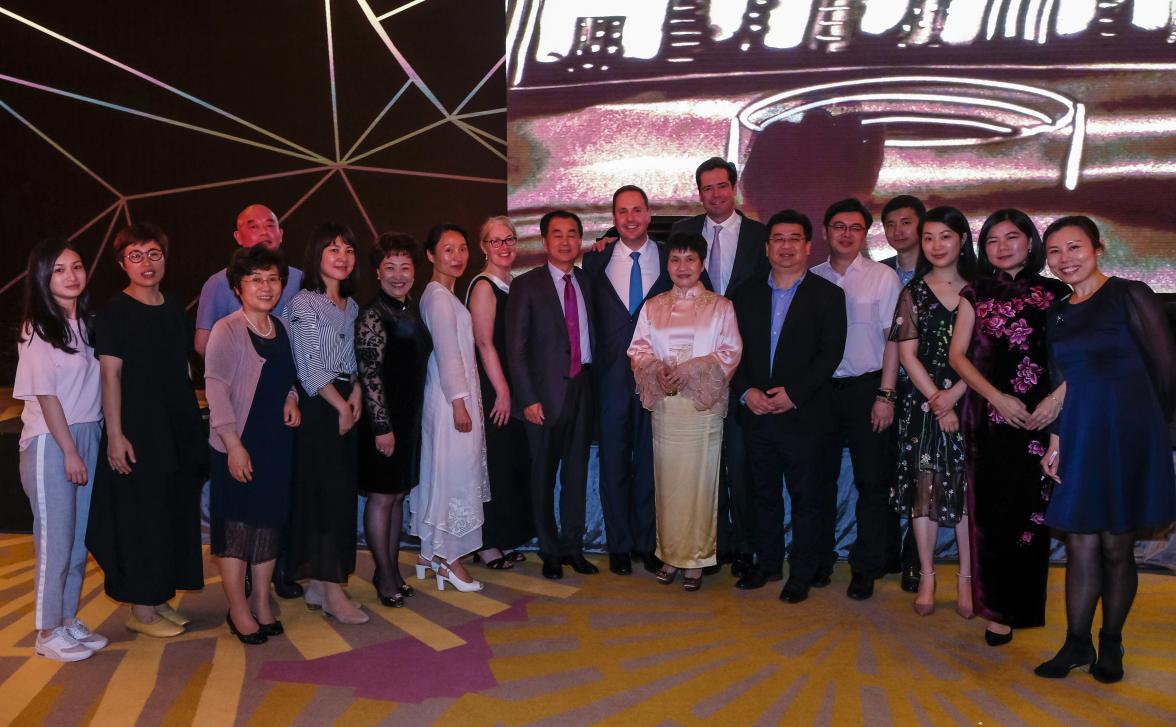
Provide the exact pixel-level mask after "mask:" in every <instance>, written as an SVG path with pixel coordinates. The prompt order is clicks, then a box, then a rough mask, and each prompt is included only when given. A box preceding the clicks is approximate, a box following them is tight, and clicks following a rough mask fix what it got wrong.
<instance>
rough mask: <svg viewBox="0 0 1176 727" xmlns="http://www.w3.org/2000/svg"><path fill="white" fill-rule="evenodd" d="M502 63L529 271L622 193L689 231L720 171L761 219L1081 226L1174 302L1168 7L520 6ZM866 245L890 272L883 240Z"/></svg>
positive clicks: (936, 3)
mask: <svg viewBox="0 0 1176 727" xmlns="http://www.w3.org/2000/svg"><path fill="white" fill-rule="evenodd" d="M507 63H508V68H507V83H508V142H509V143H508V148H509V155H510V166H509V208H510V213H511V214H512V216H514V218H515V219H516V220H517V221H518V222H520V223H521V226H522V230H521V232H523V233H524V238H525V241H526V242H527V244H528V245H529V246H528V247H527V248H526V249H527V250H528V251H530V252H531V253H534V251H535V250H536V249H537V239H538V238H537V234H538V232H537V224H536V223H537V220H538V218H539V216H541V215H542V214H543V212H545V211H547V210H550V209H552V208H555V207H566V208H569V209H572V210H574V211H576V212H579V213H581V214H582V216H583V217H584V220H585V225H586V228H587V229H586V230H585V236H586V237H587V236H589V235H595V234H599V233H600V232H602V231H603V230H605V229H607V228H608V227H609V225H610V224H611V217H610V209H609V206H610V199H611V194H612V192H613V190H614V189H616V188H617V187H618V186H620V185H622V184H629V183H632V184H637V185H640V186H641V187H643V188H644V189H645V190H646V191H647V192H648V193H649V195H650V198H651V200H650V201H651V206H652V208H653V212H654V214H661V215H679V214H682V215H684V214H698V213H700V212H701V208H700V206H699V204H698V199H697V191H696V188H695V184H694V177H693V173H694V169H695V167H696V166H697V165H698V164H699V163H700V162H701V161H702V160H704V159H707V158H709V157H711V156H722V157H725V158H728V159H730V160H732V161H735V162H736V163H737V165H738V167H739V169H740V173H741V177H740V180H739V190H740V194H741V205H740V206H741V208H742V209H743V210H744V211H745V212H747V213H748V214H750V215H752V216H754V217H758V218H759V219H762V220H766V219H767V218H768V217H769V216H771V214H772V213H774V212H776V211H778V210H780V209H784V208H787V207H792V208H795V209H800V210H802V211H804V212H806V213H807V214H808V215H809V216H810V217H812V218H813V219H814V220H815V221H817V222H818V223H819V221H820V217H821V214H822V213H823V211H824V209H825V207H826V206H827V205H828V204H829V203H831V202H833V201H835V200H837V199H840V198H843V197H848V196H856V197H858V198H860V199H862V200H863V201H865V202H866V203H867V204H869V205H870V206H871V207H872V208H873V209H874V210H875V211H876V212H877V211H879V210H880V209H881V207H882V205H883V204H884V203H885V201H886V200H887V199H889V198H890V197H892V196H895V195H898V194H915V195H917V196H919V197H921V198H922V199H923V200H924V201H925V202H926V203H927V206H928V207H931V206H935V205H939V204H950V205H953V206H956V207H958V208H960V209H961V210H963V211H964V212H965V213H966V214H967V215H968V216H969V218H970V219H971V220H972V223H973V230H974V231H976V232H978V231H979V226H980V224H981V222H982V221H983V219H984V217H985V216H986V215H987V214H988V213H990V212H992V211H993V210H996V209H999V208H1002V207H1018V208H1021V209H1023V210H1025V211H1026V212H1028V213H1029V214H1030V215H1031V216H1032V217H1033V218H1034V219H1035V220H1036V221H1037V223H1038V225H1039V228H1044V226H1045V225H1046V224H1048V223H1049V222H1050V221H1051V220H1053V219H1055V218H1057V217H1059V216H1061V215H1065V214H1075V213H1082V214H1087V215H1090V216H1091V217H1093V218H1094V219H1095V220H1096V222H1098V224H1099V226H1100V228H1101V229H1102V230H1103V233H1104V236H1105V238H1106V242H1107V253H1106V256H1105V258H1104V261H1103V267H1104V269H1105V270H1107V271H1108V272H1110V273H1112V274H1117V275H1122V276H1125V277H1131V278H1138V279H1142V280H1145V281H1147V282H1148V283H1149V284H1151V285H1152V287H1153V288H1154V289H1156V290H1157V291H1162V292H1176V265H1174V263H1173V257H1174V256H1173V251H1174V249H1176V245H1174V243H1173V233H1174V230H1176V194H1174V193H1173V192H1174V190H1176V185H1173V182H1174V181H1176V80H1174V78H1176V75H1174V73H1173V71H1176V4H1172V3H1170V2H1169V0H1135V1H1134V2H1131V1H1130V0H1098V1H1097V2H1096V0H710V1H709V2H708V1H707V0H664V1H663V0H513V1H512V2H510V3H508V7H507ZM817 238H818V239H816V240H814V251H813V259H812V261H811V263H812V264H816V263H817V262H819V261H820V260H821V259H823V257H824V256H825V254H826V252H825V251H826V249H827V248H826V247H825V245H824V241H823V240H821V239H820V235H819V234H818V235H817ZM868 245H869V247H870V249H871V254H872V255H873V256H874V257H879V256H883V255H886V254H889V253H888V252H887V250H888V248H887V247H886V242H885V238H884V237H883V234H882V230H881V225H880V224H875V226H874V228H873V229H872V230H871V233H870V237H869V241H868Z"/></svg>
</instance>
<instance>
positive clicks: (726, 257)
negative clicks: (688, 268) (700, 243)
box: [702, 212, 743, 295]
mask: <svg viewBox="0 0 1176 727" xmlns="http://www.w3.org/2000/svg"><path fill="white" fill-rule="evenodd" d="M742 222H743V218H742V217H740V216H739V213H738V212H732V213H731V216H730V217H728V218H727V219H725V220H723V221H722V222H714V221H712V220H711V218H710V217H704V218H703V220H702V236H703V237H705V238H706V265H705V267H706V269H707V270H710V262H711V259H710V253H711V247H713V246H714V241H715V227H716V226H719V227H722V228H723V229H722V230H720V231H719V252H721V253H722V258H723V259H722V263H723V270H722V273H723V276H722V277H723V279H722V280H721V281H719V280H712V281H711V285H712V286H713V287H714V289H715V292H716V293H718V294H719V295H726V293H727V283H729V282H731V268H732V267H734V266H735V251H736V250H737V249H738V248H739V226H740V224H742Z"/></svg>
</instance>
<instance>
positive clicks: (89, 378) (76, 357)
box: [12, 321, 102, 452]
mask: <svg viewBox="0 0 1176 727" xmlns="http://www.w3.org/2000/svg"><path fill="white" fill-rule="evenodd" d="M69 324H70V328H71V329H72V330H73V341H72V342H71V346H72V347H74V348H77V349H78V352H77V353H72V354H70V353H66V352H65V351H62V350H61V349H59V348H54V347H53V346H52V345H50V344H48V343H46V342H45V340H44V339H42V338H41V337H40V336H36V335H32V334H31V332H30V330H29V328H28V326H27V325H26V326H25V328H24V332H23V333H24V338H25V339H26V340H25V341H24V343H21V344H19V345H18V346H17V354H18V355H19V359H18V360H17V364H16V381H15V382H14V383H13V386H12V396H13V398H16V399H20V400H21V401H23V402H24V411H23V412H22V413H21V415H20V420H21V423H23V424H24V428H23V429H22V430H21V433H20V449H21V451H22V452H23V451H24V450H25V448H27V447H28V446H29V443H30V442H31V441H33V439H35V438H37V437H39V436H41V435H42V434H48V433H49V426H48V425H47V424H46V423H45V416H44V414H42V412H41V405H40V403H38V401H37V397H38V396H56V397H57V400H58V401H60V402H61V408H62V410H64V411H65V421H66V423H68V424H83V423H86V422H97V421H102V382H101V376H100V374H99V371H98V359H97V358H95V357H94V348H93V347H92V346H89V345H85V344H82V343H81V341H82V337H81V331H80V329H79V326H78V322H77V321H70V322H69Z"/></svg>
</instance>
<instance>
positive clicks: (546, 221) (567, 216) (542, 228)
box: [539, 210, 584, 237]
mask: <svg viewBox="0 0 1176 727" xmlns="http://www.w3.org/2000/svg"><path fill="white" fill-rule="evenodd" d="M556 219H558V220H574V221H575V223H576V230H577V231H578V232H579V233H580V237H583V236H584V223H583V222H581V221H580V216H579V215H577V214H576V213H575V212H568V211H567V210H552V211H550V212H548V213H547V214H545V215H543V217H542V219H540V220H539V234H540V235H541V236H542V237H547V228H548V227H549V226H550V225H551V221H552V220H556Z"/></svg>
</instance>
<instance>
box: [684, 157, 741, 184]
mask: <svg viewBox="0 0 1176 727" xmlns="http://www.w3.org/2000/svg"><path fill="white" fill-rule="evenodd" d="M715 169H725V170H727V180H728V181H729V182H731V186H732V187H734V186H735V183H736V182H738V181H739V170H737V169H736V168H735V165H734V164H733V163H731V162H729V161H727V160H726V159H724V158H722V157H711V158H710V159H707V160H706V161H705V162H703V163H702V164H699V165H698V169H695V170H694V186H695V187H697V188H699V189H702V175H703V173H704V172H710V171H713V170H715Z"/></svg>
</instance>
